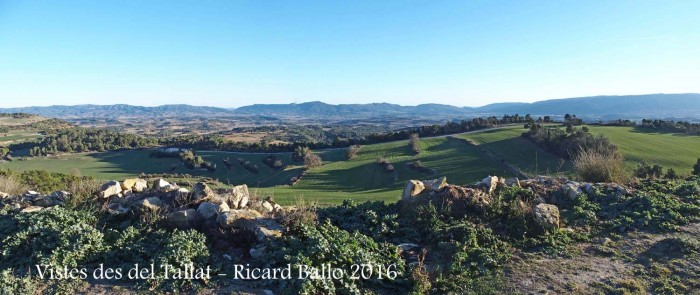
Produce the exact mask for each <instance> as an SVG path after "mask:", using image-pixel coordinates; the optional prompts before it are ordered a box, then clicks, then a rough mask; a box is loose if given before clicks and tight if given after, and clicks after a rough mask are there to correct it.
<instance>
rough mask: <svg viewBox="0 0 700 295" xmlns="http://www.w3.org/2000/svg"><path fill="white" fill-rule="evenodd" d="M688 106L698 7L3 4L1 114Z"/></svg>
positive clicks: (699, 76) (699, 57)
mask: <svg viewBox="0 0 700 295" xmlns="http://www.w3.org/2000/svg"><path fill="white" fill-rule="evenodd" d="M688 92H700V1H696V0H691V1H669V0H664V1H645V0H635V1H625V0H614V1H607V0H586V1H574V0H556V1H555V0H552V1H527V0H518V1H498V0H490V1H478V0H476V1H471V0H470V1H467V0H464V1H441V0H433V1H408V0H406V1H388V0H386V1H385V0H382V1H376V0H375V1H355V0H353V1H299V0H294V1H259V0H255V1H253V0H251V1H236V0H230V1H224V0H221V1H194V0H192V1H180V0H168V1H159V0H148V1H142V0H137V1H131V0H120V1H108V0H100V1H69V0H63V1H12V0H10V1H8V0H0V107H18V106H42V105H75V104H88V103H92V104H116V103H126V104H132V105H145V106H155V105H163V104H175V103H184V104H191V105H208V106H219V107H239V106H244V105H250V104H255V103H301V102H306V101H324V102H327V103H332V104H341V103H370V102H389V103H397V104H401V105H416V104H421V103H443V104H450V105H456V106H481V105H486V104H489V103H496V102H512V101H521V102H532V101H538V100H543V99H551V98H565V97H581V96H594V95H626V94H647V93H688Z"/></svg>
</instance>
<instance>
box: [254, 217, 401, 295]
mask: <svg viewBox="0 0 700 295" xmlns="http://www.w3.org/2000/svg"><path fill="white" fill-rule="evenodd" d="M264 251H265V253H264V254H263V255H261V257H262V258H260V259H259V260H258V261H257V262H258V264H260V265H262V266H263V267H271V268H274V267H283V266H286V265H287V264H291V266H292V278H293V279H292V280H289V281H285V282H283V283H282V284H283V288H284V292H285V293H288V294H335V293H339V294H362V293H366V291H365V290H366V289H368V288H392V289H394V290H395V292H396V290H397V289H399V290H400V289H404V288H405V287H406V286H405V285H406V282H405V277H406V272H405V267H406V266H405V262H404V261H403V260H402V259H401V258H400V257H399V255H398V251H397V248H396V246H393V245H390V244H385V243H377V242H375V241H374V240H372V239H371V238H370V237H367V236H365V235H363V234H361V233H358V232H354V233H349V232H347V231H344V230H341V229H339V228H337V227H335V226H333V225H332V224H330V222H326V223H323V224H321V225H319V226H309V225H304V224H302V225H301V226H300V227H299V228H295V229H292V230H291V231H290V232H289V233H288V234H287V235H285V236H284V237H283V238H282V239H279V240H270V241H268V244H267V245H266V247H265V250H264ZM328 264H330V265H331V266H332V267H333V268H339V269H342V270H344V275H343V276H342V277H341V278H340V279H338V280H335V279H326V278H321V279H316V280H308V279H307V280H299V279H297V278H298V277H299V273H298V267H299V266H309V267H315V268H318V269H320V268H321V267H322V266H323V265H328ZM360 264H370V265H373V266H382V267H384V268H385V269H384V274H385V276H384V277H383V278H382V279H379V278H378V276H377V269H375V270H374V274H373V275H372V277H371V278H369V279H359V280H357V279H352V278H351V277H350V276H351V275H352V274H353V272H352V269H353V268H352V265H360ZM389 266H392V267H391V270H392V271H395V272H396V274H397V276H396V277H394V278H389V277H387V276H386V268H388V267H389ZM398 293H404V292H398Z"/></svg>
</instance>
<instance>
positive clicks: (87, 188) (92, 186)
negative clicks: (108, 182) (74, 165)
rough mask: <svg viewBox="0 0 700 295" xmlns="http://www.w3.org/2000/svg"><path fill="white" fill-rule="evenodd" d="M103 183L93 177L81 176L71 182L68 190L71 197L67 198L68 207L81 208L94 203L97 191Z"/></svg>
mask: <svg viewBox="0 0 700 295" xmlns="http://www.w3.org/2000/svg"><path fill="white" fill-rule="evenodd" d="M100 185H101V183H100V182H99V181H97V180H95V179H92V178H89V179H88V178H81V179H78V180H76V181H73V182H71V183H70V188H69V189H68V192H69V193H71V197H70V198H69V199H68V200H66V206H67V207H68V208H80V207H85V206H86V205H92V200H93V199H94V197H95V193H96V192H97V191H98V190H99V189H100Z"/></svg>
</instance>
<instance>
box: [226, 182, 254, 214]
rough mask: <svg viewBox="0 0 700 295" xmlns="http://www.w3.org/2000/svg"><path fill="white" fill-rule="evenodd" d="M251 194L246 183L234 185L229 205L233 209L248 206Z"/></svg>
mask: <svg viewBox="0 0 700 295" xmlns="http://www.w3.org/2000/svg"><path fill="white" fill-rule="evenodd" d="M249 198H250V194H249V193H248V186H247V185H245V184H242V185H237V186H234V187H233V188H232V189H231V194H230V196H229V205H230V207H231V208H233V209H243V208H245V207H246V206H248V200H249Z"/></svg>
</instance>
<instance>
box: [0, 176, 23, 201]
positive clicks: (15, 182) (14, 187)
mask: <svg viewBox="0 0 700 295" xmlns="http://www.w3.org/2000/svg"><path fill="white" fill-rule="evenodd" d="M27 190H29V187H28V186H27V185H26V184H24V183H22V182H21V181H19V179H17V177H16V176H13V175H0V192H3V193H8V194H10V195H13V196H16V195H20V194H23V193H24V192H26V191H27Z"/></svg>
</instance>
